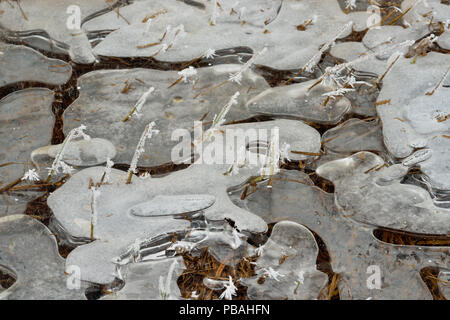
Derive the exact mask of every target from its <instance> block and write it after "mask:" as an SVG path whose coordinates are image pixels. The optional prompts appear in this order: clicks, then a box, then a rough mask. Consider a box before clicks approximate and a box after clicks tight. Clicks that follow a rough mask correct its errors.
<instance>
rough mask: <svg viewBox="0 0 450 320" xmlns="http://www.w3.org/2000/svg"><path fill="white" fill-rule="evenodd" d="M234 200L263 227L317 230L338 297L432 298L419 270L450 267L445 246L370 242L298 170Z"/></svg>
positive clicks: (368, 231)
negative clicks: (288, 224) (376, 272)
mask: <svg viewBox="0 0 450 320" xmlns="http://www.w3.org/2000/svg"><path fill="white" fill-rule="evenodd" d="M308 181H309V183H308ZM240 194H241V192H240V191H238V192H236V193H235V194H234V195H233V199H236V198H239V196H240ZM236 201H237V202H240V203H241V206H242V207H243V208H245V209H248V210H250V211H252V212H255V213H257V214H258V215H260V216H261V217H263V218H264V219H265V221H267V222H268V223H270V222H277V221H283V220H290V221H295V222H297V223H300V224H302V225H304V226H306V227H307V228H308V229H310V230H312V231H314V232H316V233H317V234H318V235H319V236H320V237H321V238H322V240H323V241H324V243H325V245H326V247H327V250H328V252H329V254H330V260H331V265H332V268H333V271H334V272H335V273H340V274H341V279H342V280H341V281H340V282H339V288H340V297H341V299H367V298H372V299H431V298H432V297H431V294H430V292H429V291H428V289H427V287H426V285H425V283H424V282H423V281H422V280H421V277H420V270H421V269H422V268H424V267H428V266H435V267H440V268H443V267H446V266H448V264H449V258H448V253H447V251H448V250H447V248H445V247H419V246H401V245H392V244H388V243H384V242H381V241H379V240H377V239H375V238H374V236H373V235H372V232H373V227H371V226H369V225H365V224H360V223H358V222H355V221H353V220H352V219H350V218H348V217H347V213H346V212H345V211H344V210H342V209H337V207H336V206H335V204H334V196H333V194H328V193H325V192H324V191H322V190H321V189H319V188H317V187H315V186H311V181H310V179H309V177H308V176H307V175H306V174H304V173H302V172H299V171H286V170H283V171H282V172H281V173H280V174H279V175H278V176H277V177H274V180H273V187H272V188H271V189H268V188H266V187H265V183H262V184H260V185H259V186H258V191H257V192H256V193H253V194H251V195H249V196H248V197H247V198H246V199H245V200H243V201H242V200H236ZM286 261H287V260H286ZM371 265H377V266H379V267H380V271H381V280H382V282H381V289H369V288H368V287H367V280H368V278H369V276H370V275H371V274H372V273H367V272H368V271H367V268H368V267H369V266H371ZM372 272H373V271H372ZM305 279H306V277H305Z"/></svg>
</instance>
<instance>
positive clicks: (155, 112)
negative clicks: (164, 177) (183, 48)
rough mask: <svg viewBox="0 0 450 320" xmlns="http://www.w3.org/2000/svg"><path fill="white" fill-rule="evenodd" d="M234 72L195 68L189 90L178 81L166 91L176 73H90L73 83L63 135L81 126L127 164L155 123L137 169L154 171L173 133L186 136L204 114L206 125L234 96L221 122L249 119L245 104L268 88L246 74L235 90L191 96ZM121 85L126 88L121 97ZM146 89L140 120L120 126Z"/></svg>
mask: <svg viewBox="0 0 450 320" xmlns="http://www.w3.org/2000/svg"><path fill="white" fill-rule="evenodd" d="M239 68H240V66H238V65H220V66H215V67H211V68H201V69H199V70H198V75H197V77H194V78H193V81H196V80H195V79H198V81H196V83H195V85H194V84H193V83H191V82H186V83H184V82H183V81H181V82H179V83H178V84H176V85H174V86H173V87H172V88H168V87H169V86H170V85H171V84H173V83H174V82H175V81H176V80H177V79H178V78H179V75H178V73H177V72H176V71H158V70H149V69H133V70H102V71H94V72H90V73H88V74H85V75H83V76H82V77H80V78H79V79H78V86H79V88H80V89H79V91H80V95H79V97H78V99H77V100H75V102H74V103H73V104H71V105H70V106H69V107H68V108H67V109H66V110H65V112H64V131H65V133H66V134H67V132H68V131H69V130H71V129H73V128H75V127H78V126H79V125H80V123H82V124H84V125H86V126H87V128H88V131H89V134H90V135H91V136H93V137H98V138H104V139H107V140H110V141H111V142H112V143H113V144H114V146H115V147H116V149H117V156H116V158H115V160H114V162H116V163H129V162H130V161H131V159H132V157H133V154H134V149H135V147H136V144H137V142H138V140H139V137H140V136H141V134H142V131H143V130H144V127H145V126H146V125H147V124H148V123H149V122H150V121H155V123H156V127H157V129H158V130H160V133H159V134H158V135H154V136H153V137H152V139H151V140H149V141H148V142H147V143H146V152H145V153H144V154H143V155H142V157H141V158H140V161H139V165H142V166H156V165H161V164H164V163H167V162H170V161H171V149H172V148H173V147H174V146H175V145H177V144H178V140H177V141H172V140H171V137H172V133H173V132H174V130H176V129H188V130H190V131H192V128H193V126H194V121H198V120H200V119H201V118H202V117H203V116H204V115H205V114H206V113H208V114H207V116H206V118H204V120H203V121H204V122H205V123H206V122H209V121H212V120H213V118H214V115H216V114H218V113H219V112H220V110H221V108H222V107H223V106H224V105H225V104H226V103H227V102H228V100H229V99H230V97H231V96H232V95H233V94H234V93H235V92H236V91H240V93H241V94H240V95H239V97H238V99H237V100H238V104H237V105H234V106H233V107H232V108H231V110H230V112H229V113H228V114H227V116H226V121H227V122H228V121H233V120H242V119H246V118H249V117H251V113H250V112H248V110H247V108H246V107H245V102H246V101H247V100H248V99H250V98H251V97H253V96H255V95H256V94H258V93H260V92H261V91H262V90H264V89H267V88H269V85H268V84H267V83H266V81H265V80H264V79H263V78H262V77H261V76H259V75H256V74H255V73H253V72H252V71H247V72H245V73H244V74H243V79H242V82H241V83H242V85H241V86H239V85H238V84H236V83H234V82H232V83H227V84H225V85H223V86H221V87H219V88H217V89H216V90H214V91H212V92H211V93H209V94H207V95H204V96H199V97H195V96H196V95H197V94H199V93H201V92H205V91H206V90H207V89H209V88H211V87H212V86H214V85H216V84H218V83H220V82H222V81H223V80H226V79H228V77H229V74H230V73H232V72H236V71H237V70H239ZM126 81H127V83H128V84H129V85H131V88H132V89H130V90H129V91H128V92H126V93H121V91H122V90H123V89H124V87H125V86H126V83H125V82H126ZM150 87H154V88H155V91H154V92H153V93H152V94H150V96H148V98H147V101H146V103H145V104H144V105H143V107H142V112H141V113H142V117H140V118H136V117H134V116H132V117H131V119H130V120H128V121H126V122H122V121H121V120H122V119H123V118H124V117H125V116H126V115H127V114H128V113H129V112H130V111H131V110H132V109H133V107H134V105H135V104H136V102H137V101H138V100H139V98H140V97H141V96H142V94H143V93H144V92H146V91H147V90H148V89H149V88H150ZM149 150H150V151H149ZM150 153H151V154H150Z"/></svg>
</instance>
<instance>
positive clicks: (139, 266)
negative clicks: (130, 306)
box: [101, 257, 184, 300]
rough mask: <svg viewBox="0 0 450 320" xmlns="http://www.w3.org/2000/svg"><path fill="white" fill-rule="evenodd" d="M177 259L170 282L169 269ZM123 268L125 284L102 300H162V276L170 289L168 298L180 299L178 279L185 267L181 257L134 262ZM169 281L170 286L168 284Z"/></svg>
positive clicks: (164, 286)
mask: <svg viewBox="0 0 450 320" xmlns="http://www.w3.org/2000/svg"><path fill="white" fill-rule="evenodd" d="M175 261H176V265H175V268H174V270H173V273H172V275H171V278H170V280H169V281H168V282H166V281H167V277H168V276H169V275H168V270H169V269H170V267H171V266H172V264H173V263H174V262H175ZM125 268H126V269H125V270H123V271H122V272H123V277H124V279H123V280H124V281H125V286H124V287H123V288H122V289H121V290H119V291H117V292H115V293H112V294H109V295H106V296H104V297H102V298H101V300H161V299H163V297H162V296H161V292H160V285H159V283H160V277H162V278H163V280H162V283H163V288H161V289H163V290H164V291H165V290H168V291H169V292H165V293H166V294H168V296H167V297H165V299H166V300H173V299H180V297H181V293H180V289H179V288H178V285H177V279H178V277H179V276H180V275H181V273H182V272H183V269H184V262H183V259H182V258H181V257H176V258H172V259H166V260H162V261H150V262H140V263H132V264H129V265H127V266H126V267H125ZM167 283H168V286H167Z"/></svg>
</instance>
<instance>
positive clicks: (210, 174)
mask: <svg viewBox="0 0 450 320" xmlns="http://www.w3.org/2000/svg"><path fill="white" fill-rule="evenodd" d="M226 127H227V128H234V129H236V128H242V129H244V128H245V129H248V128H254V129H266V130H270V129H272V128H273V127H278V128H279V130H280V144H281V143H283V142H286V143H288V144H290V145H291V146H292V149H293V150H306V151H309V152H318V151H319V150H320V135H319V134H318V132H317V131H316V130H314V129H312V128H311V127H309V126H307V125H305V124H304V123H302V122H299V121H294V120H275V121H267V122H257V123H249V124H236V125H229V126H226ZM220 135H221V133H215V134H214V135H213V137H214V138H213V140H212V141H214V139H215V138H217V137H218V136H220ZM299 136H302V137H303V138H302V139H301V140H297V139H298V137H299ZM217 139H218V141H221V139H219V138H217ZM260 141H261V142H263V141H262V140H260ZM208 145H209V144H208ZM222 147H223V145H222ZM292 158H293V159H304V158H305V156H303V155H296V154H292ZM306 158H307V157H306ZM229 167H230V164H207V163H205V162H203V163H199V161H198V160H197V161H196V162H195V163H194V164H192V165H191V166H190V167H189V168H187V169H185V170H181V171H176V172H173V173H171V174H170V175H168V176H165V177H161V178H156V177H154V178H149V179H140V178H138V177H134V179H133V180H132V183H131V184H126V183H125V182H126V180H127V173H126V172H122V171H119V170H115V169H112V170H111V176H110V178H111V182H110V183H109V184H104V185H102V186H101V187H99V189H98V190H99V191H100V195H99V196H98V198H97V200H96V202H95V203H96V205H95V208H96V214H97V223H96V225H95V226H94V238H95V239H96V241H95V242H93V243H90V244H88V245H85V246H80V247H77V248H76V249H75V250H74V251H72V252H71V253H70V255H69V257H68V259H67V261H68V262H67V264H68V265H72V264H73V265H77V266H80V268H81V269H82V273H81V278H82V279H83V280H86V281H90V282H96V283H110V282H112V281H113V280H114V278H115V277H116V275H115V266H114V264H113V263H112V259H113V258H114V257H117V256H119V255H121V254H122V253H123V252H124V250H125V249H126V247H129V246H130V245H132V244H133V243H134V242H135V240H136V239H139V238H151V237H153V236H156V235H158V234H162V233H167V232H174V231H177V230H184V229H186V228H188V226H189V223H188V221H187V220H180V219H174V218H175V216H165V217H161V216H152V217H142V216H136V215H132V214H130V213H129V212H128V211H129V209H130V208H132V207H133V206H135V205H138V204H141V203H145V202H148V201H150V200H152V199H155V197H157V196H161V195H164V196H169V195H171V196H191V195H192V196H196V195H209V196H213V197H214V198H215V202H214V204H213V205H212V206H210V207H208V208H206V209H204V213H205V217H206V219H208V220H209V221H218V220H224V219H226V218H227V219H230V220H233V221H234V222H235V226H236V228H238V230H239V231H241V232H256V233H260V232H264V231H266V229H267V225H266V223H265V222H264V221H263V220H262V219H260V218H259V217H257V216H255V215H254V214H251V213H249V212H247V211H245V210H242V209H240V208H238V207H236V206H235V205H234V204H233V203H232V202H231V200H230V199H229V197H228V191H229V189H230V188H232V187H235V186H237V185H240V184H241V183H243V182H245V181H246V180H248V179H249V178H251V177H252V176H259V175H260V172H259V167H257V166H249V167H247V166H246V167H243V168H241V169H239V174H237V175H225V174H224V173H226V172H227V171H228V170H229ZM103 173H104V168H103V167H93V168H88V169H85V170H82V171H80V172H78V173H76V174H74V175H73V177H72V178H71V179H70V180H69V181H68V182H67V183H65V184H64V185H63V186H62V187H61V188H59V189H57V190H56V191H55V192H54V193H52V194H51V195H50V196H49V198H48V205H49V207H50V208H51V209H52V211H53V213H54V215H55V217H56V219H57V220H58V221H59V223H60V224H61V225H62V227H63V228H64V229H65V230H66V231H67V232H68V233H69V234H70V235H72V236H73V237H78V238H83V237H84V238H89V237H90V232H91V218H92V214H93V212H92V207H91V204H92V193H91V191H90V190H89V189H88V187H89V181H90V179H92V180H93V182H94V183H96V182H98V181H100V179H101V177H102V175H103ZM155 203H156V202H155ZM157 203H160V202H157ZM168 205H169V207H171V206H172V204H171V203H169V204H168ZM166 209H167V208H165V206H164V203H161V210H162V212H164V211H165V210H166ZM127 212H128V213H127ZM92 259H95V261H96V263H95V264H93V263H92V261H93V260H92Z"/></svg>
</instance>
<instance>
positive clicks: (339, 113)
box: [247, 80, 351, 124]
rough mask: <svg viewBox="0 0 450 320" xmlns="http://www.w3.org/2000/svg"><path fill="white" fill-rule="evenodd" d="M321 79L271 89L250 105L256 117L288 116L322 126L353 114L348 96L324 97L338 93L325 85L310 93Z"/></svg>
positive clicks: (253, 100)
mask: <svg viewBox="0 0 450 320" xmlns="http://www.w3.org/2000/svg"><path fill="white" fill-rule="evenodd" d="M316 81H317V80H310V81H306V82H302V83H297V84H291V85H288V86H280V87H275V88H270V89H267V90H265V91H263V92H262V93H260V94H259V95H257V96H256V97H254V98H252V99H251V100H250V101H248V102H247V108H248V109H249V110H250V112H252V113H254V114H265V115H273V116H284V117H292V118H298V119H302V120H305V121H311V122H318V123H322V124H336V123H338V122H339V121H340V120H341V119H342V118H343V117H344V115H345V114H346V113H347V112H349V111H350V109H351V103H350V100H348V99H347V98H346V97H341V96H339V97H336V98H335V99H332V98H328V99H327V97H326V96H324V94H325V93H328V92H331V91H334V90H333V89H332V88H329V87H327V86H325V85H323V84H318V85H316V86H315V87H314V88H312V89H311V90H308V89H309V88H310V87H311V86H312V85H313V84H314V83H315V82H316Z"/></svg>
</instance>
